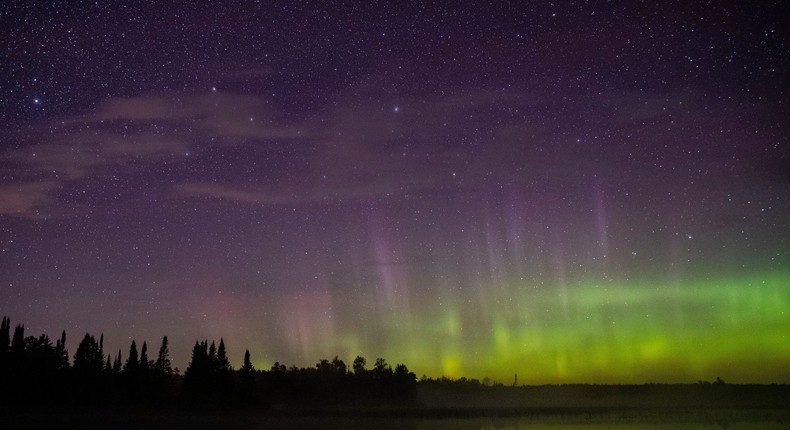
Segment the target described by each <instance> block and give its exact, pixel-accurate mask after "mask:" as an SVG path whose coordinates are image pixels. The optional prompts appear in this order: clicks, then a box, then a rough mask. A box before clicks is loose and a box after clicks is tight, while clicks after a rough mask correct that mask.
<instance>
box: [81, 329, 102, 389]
mask: <svg viewBox="0 0 790 430" xmlns="http://www.w3.org/2000/svg"><path fill="white" fill-rule="evenodd" d="M103 364H104V357H102V355H101V350H100V348H99V343H98V342H96V338H94V337H93V336H91V335H90V334H89V333H85V337H83V338H82V342H80V344H79V346H78V347H77V352H75V353H74V371H75V372H76V373H77V374H78V375H80V376H79V377H81V378H85V377H89V376H90V377H92V376H93V375H98V374H99V372H101V369H102V366H103Z"/></svg>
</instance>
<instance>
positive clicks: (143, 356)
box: [140, 341, 148, 372]
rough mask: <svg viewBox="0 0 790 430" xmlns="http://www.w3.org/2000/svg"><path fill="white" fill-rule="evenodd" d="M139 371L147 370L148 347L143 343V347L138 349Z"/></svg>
mask: <svg viewBox="0 0 790 430" xmlns="http://www.w3.org/2000/svg"><path fill="white" fill-rule="evenodd" d="M140 370H142V371H143V372H145V371H147V370H148V345H147V344H146V342H145V341H143V347H142V349H140Z"/></svg>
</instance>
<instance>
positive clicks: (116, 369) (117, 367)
mask: <svg viewBox="0 0 790 430" xmlns="http://www.w3.org/2000/svg"><path fill="white" fill-rule="evenodd" d="M121 370H123V361H122V360H121V350H120V349H119V350H118V355H117V356H116V357H115V361H114V362H113V363H112V373H116V374H117V373H121Z"/></svg>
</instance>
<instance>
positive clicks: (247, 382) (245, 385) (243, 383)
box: [239, 349, 257, 405]
mask: <svg viewBox="0 0 790 430" xmlns="http://www.w3.org/2000/svg"><path fill="white" fill-rule="evenodd" d="M239 382H240V390H241V392H240V397H241V402H242V404H247V405H249V404H252V403H254V402H255V398H256V397H257V396H256V391H255V368H254V367H253V366H252V361H250V350H249V349H247V350H245V351H244V362H243V363H242V365H241V368H239Z"/></svg>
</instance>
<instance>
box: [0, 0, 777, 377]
mask: <svg viewBox="0 0 790 430" xmlns="http://www.w3.org/2000/svg"><path fill="white" fill-rule="evenodd" d="M95 3H96V4H94V2H84V1H56V2H34V1H28V0H25V1H17V0H3V1H2V2H0V178H1V179H0V181H1V182H0V314H2V315H8V316H9V317H10V318H11V319H12V323H13V324H17V323H24V324H25V325H26V329H27V334H34V335H38V334H40V333H47V334H49V335H50V336H51V337H53V338H54V337H58V336H59V334H60V331H61V330H63V329H65V330H66V331H67V334H68V336H69V342H68V347H69V350H70V351H71V355H73V353H74V351H75V350H76V346H77V342H78V341H79V340H80V339H81V338H82V336H83V335H84V334H85V333H86V332H90V333H91V334H95V335H97V336H98V334H100V333H102V332H103V333H104V336H105V351H106V352H111V353H113V355H114V354H115V353H116V351H117V350H118V349H123V356H124V357H126V355H127V352H128V348H129V344H130V343H131V340H132V339H135V340H136V341H137V343H138V344H141V343H142V341H147V342H148V343H149V351H150V350H156V348H157V347H158V345H159V342H160V341H161V338H162V336H164V335H167V336H168V337H169V339H170V349H171V354H172V357H173V360H174V366H177V367H179V368H180V369H181V370H182V371H183V369H185V368H186V365H187V362H188V360H189V352H190V351H191V347H192V345H193V344H194V342H195V341H196V340H203V339H209V340H211V339H216V340H217V341H219V338H220V337H223V338H224V340H225V342H226V344H227V345H228V350H229V355H230V359H231V361H232V363H233V365H234V366H236V367H238V366H239V365H240V362H241V359H242V355H243V352H244V349H246V348H249V350H250V352H251V354H252V358H253V362H254V364H255V365H256V367H258V368H262V369H268V368H269V367H270V366H271V364H272V363H273V362H274V361H280V362H281V363H286V364H288V365H291V364H296V365H299V366H312V365H314V364H315V363H316V362H317V361H318V360H319V359H321V358H331V357H334V356H335V355H338V356H340V358H342V359H344V360H345V361H346V362H350V361H351V360H353V358H354V357H355V356H357V355H362V356H365V357H366V358H367V359H368V361H369V362H371V361H372V360H373V359H375V358H376V357H385V358H386V359H387V360H388V361H389V362H390V363H392V364H393V365H394V364H395V363H400V362H403V363H406V364H407V365H408V366H409V368H410V370H411V371H413V372H415V373H416V374H417V375H418V376H421V375H423V374H426V375H428V376H432V377H438V376H442V375H447V376H451V377H460V376H467V377H474V378H480V379H482V378H484V377H490V378H492V379H493V380H498V381H501V382H504V383H507V384H509V383H511V382H512V380H513V375H514V374H516V373H517V374H518V378H519V379H518V380H519V383H530V384H538V383H563V382H599V383H601V382H604V383H606V382H611V383H632V382H633V383H642V382H696V381H697V380H699V379H705V380H712V379H714V378H715V377H717V376H720V377H722V378H723V379H725V380H726V381H728V382H730V381H732V382H760V383H767V382H790V366H788V364H789V363H790V148H789V146H788V145H790V142H788V132H790V31H789V30H788V29H790V12H788V8H787V5H786V4H785V5H781V3H782V2H779V1H777V2H770V1H765V2H710V4H704V3H703V2H694V1H690V2H689V1H686V2H654V3H655V4H642V5H640V4H638V2H619V1H610V2H603V1H601V2H569V3H566V2H556V3H554V4H551V3H542V2H534V3H536V4H530V5H527V4H526V3H528V2H517V1H514V2H509V3H508V2H494V3H493V4H487V3H472V2H457V3H458V4H456V2H447V3H445V4H433V5H425V4H422V3H421V2H396V3H384V2H378V1H365V2H345V3H338V4H335V5H314V4H307V3H301V2H290V1H286V2H240V1H226V2H219V1H206V2H179V3H176V2H167V1H134V2H124V1H106V2H105V1H100V2H95ZM125 3H128V4H125ZM316 3H318V2H316ZM461 3H463V4H461ZM529 3H533V2H529Z"/></svg>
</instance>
